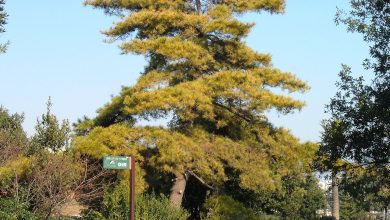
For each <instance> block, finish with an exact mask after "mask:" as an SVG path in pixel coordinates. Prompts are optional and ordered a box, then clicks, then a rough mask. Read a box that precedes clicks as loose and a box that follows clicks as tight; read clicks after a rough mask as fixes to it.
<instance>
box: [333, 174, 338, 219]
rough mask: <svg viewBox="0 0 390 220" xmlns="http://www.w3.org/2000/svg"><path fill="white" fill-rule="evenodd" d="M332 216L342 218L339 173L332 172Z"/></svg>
mask: <svg viewBox="0 0 390 220" xmlns="http://www.w3.org/2000/svg"><path fill="white" fill-rule="evenodd" d="M332 216H333V217H334V218H335V219H336V220H340V201H339V184H338V181H337V173H336V172H334V171H333V173H332Z"/></svg>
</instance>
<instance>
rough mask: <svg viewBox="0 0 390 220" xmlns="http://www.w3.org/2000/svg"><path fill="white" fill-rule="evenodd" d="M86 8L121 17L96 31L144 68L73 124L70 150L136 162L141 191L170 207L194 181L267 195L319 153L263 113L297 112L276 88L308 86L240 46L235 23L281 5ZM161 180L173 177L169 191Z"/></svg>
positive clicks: (135, 3)
mask: <svg viewBox="0 0 390 220" xmlns="http://www.w3.org/2000/svg"><path fill="white" fill-rule="evenodd" d="M85 3H86V4H87V5H92V6H94V7H96V8H102V9H104V10H105V11H106V12H107V13H108V14H111V15H119V17H120V21H119V22H117V23H115V24H114V26H113V27H111V28H110V29H109V30H107V31H105V32H104V33H105V34H106V35H107V36H108V38H109V39H110V40H117V39H121V40H123V43H122V44H121V45H120V48H121V50H122V52H123V53H134V54H140V55H144V56H145V57H146V58H147V59H148V65H147V66H146V67H145V70H144V71H143V72H142V73H141V76H140V78H139V79H138V82H137V83H136V84H135V85H134V86H131V87H125V88H123V90H122V92H121V94H120V95H119V96H116V97H114V98H113V99H112V101H111V102H110V103H108V104H107V105H106V106H104V107H103V108H102V109H100V110H99V111H98V113H99V114H98V116H97V117H96V118H95V119H91V120H84V121H83V122H80V123H79V124H78V126H77V130H78V133H79V134H81V136H79V137H77V138H76V139H75V146H76V151H78V152H79V153H81V154H86V155H90V156H93V157H95V158H97V159H99V158H101V157H102V156H104V155H107V154H123V155H129V154H132V155H135V156H136V158H137V164H138V166H140V167H141V168H142V170H143V171H142V172H141V173H142V177H143V183H140V184H139V187H141V188H142V187H145V188H148V187H149V188H154V189H156V188H157V189H161V188H164V186H168V187H169V186H170V185H172V187H171V189H170V200H171V202H172V203H173V204H175V205H177V206H179V205H180V204H181V203H182V198H183V194H184V193H185V189H186V182H187V180H188V178H190V177H191V176H193V175H196V177H197V178H199V179H201V180H202V181H201V182H202V183H204V184H205V185H207V186H210V187H211V188H214V189H215V188H217V189H220V192H224V193H225V194H232V195H234V194H236V193H237V192H239V191H243V190H246V191H250V192H252V193H254V194H256V193H260V192H273V191H275V190H277V189H279V188H281V187H282V178H283V177H284V176H287V175H289V174H291V173H293V172H294V173H296V172H297V173H300V174H302V173H305V172H310V166H309V165H310V162H311V159H312V157H313V154H314V152H315V150H316V148H317V146H316V145H313V144H300V143H299V141H298V139H297V138H295V137H293V136H292V135H291V134H290V133H289V132H288V131H286V130H285V129H283V128H277V127H274V126H272V124H270V123H269V122H268V120H267V118H266V116H265V111H266V110H271V109H275V110H277V111H278V112H280V113H290V112H292V111H294V110H296V109H301V108H302V107H303V106H304V103H303V102H302V101H299V100H295V99H293V98H291V97H290V96H288V95H286V94H285V93H283V92H281V93H277V92H275V89H276V88H278V89H281V90H284V91H287V92H304V91H306V90H307V89H308V86H307V85H306V83H304V82H302V81H301V80H299V79H298V78H297V77H296V76H295V75H293V74H292V73H289V72H282V71H281V70H279V69H276V68H275V67H273V66H272V64H271V56H270V55H269V54H262V53H258V52H256V51H254V50H252V49H251V48H249V47H248V46H247V45H246V44H245V41H244V38H245V37H246V36H247V35H248V34H249V32H250V29H251V27H253V25H254V24H253V23H244V22H241V21H239V20H238V19H237V18H236V17H235V15H238V14H243V13H247V12H260V11H269V12H271V13H282V12H283V10H284V1H282V0H260V1H259V0H248V1H240V0H224V1H215V0H208V1H205V0H170V1H166V0H155V1H149V0H132V1H130V0H125V1H118V0H87V1H86V2H85ZM131 36H133V37H131ZM171 115H173V118H172V119H171V121H170V123H169V127H168V128H163V127H134V126H133V125H134V122H135V121H137V120H140V119H147V120H153V119H160V118H167V117H169V116H171ZM164 176H165V177H169V176H172V177H173V183H171V181H169V180H166V178H164ZM141 181H142V180H141ZM156 182H157V183H158V184H156ZM231 186H234V187H233V188H232V187H231ZM227 188H230V189H231V190H226V189H227ZM246 202H247V201H246Z"/></svg>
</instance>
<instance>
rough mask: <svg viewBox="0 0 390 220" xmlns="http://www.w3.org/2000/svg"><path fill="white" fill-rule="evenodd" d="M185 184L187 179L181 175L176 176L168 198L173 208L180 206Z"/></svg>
mask: <svg viewBox="0 0 390 220" xmlns="http://www.w3.org/2000/svg"><path fill="white" fill-rule="evenodd" d="M186 184H187V179H186V177H185V176H184V175H183V174H179V175H176V178H175V179H174V183H173V185H172V188H171V195H170V196H169V200H170V201H171V203H172V204H173V205H174V206H175V207H180V206H181V203H182V201H183V195H184V190H185V188H186Z"/></svg>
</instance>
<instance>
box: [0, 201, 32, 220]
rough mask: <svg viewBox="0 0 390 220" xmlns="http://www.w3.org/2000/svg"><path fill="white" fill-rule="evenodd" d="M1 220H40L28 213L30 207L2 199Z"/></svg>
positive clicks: (0, 205) (0, 202) (0, 207)
mask: <svg viewBox="0 0 390 220" xmlns="http://www.w3.org/2000/svg"><path fill="white" fill-rule="evenodd" d="M0 219H2V220H25V219H29V220H38V219H39V218H38V216H36V215H34V214H33V213H31V212H30V211H28V206H27V205H26V204H24V203H18V202H17V201H15V200H13V199H2V198H0Z"/></svg>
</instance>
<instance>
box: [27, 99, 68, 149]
mask: <svg viewBox="0 0 390 220" xmlns="http://www.w3.org/2000/svg"><path fill="white" fill-rule="evenodd" d="M51 108H52V102H51V99H50V97H49V100H48V102H47V111H46V114H43V115H42V116H41V119H40V120H39V119H38V120H37V124H36V126H35V130H36V134H35V135H34V136H33V137H32V143H31V145H32V148H31V150H32V151H35V153H36V152H39V151H42V150H50V151H52V152H58V151H61V150H65V148H66V147H68V146H69V143H70V131H71V129H70V126H69V122H68V121H67V120H63V121H62V124H61V125H60V124H59V122H58V119H57V117H56V116H55V115H53V114H52V113H51Z"/></svg>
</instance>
